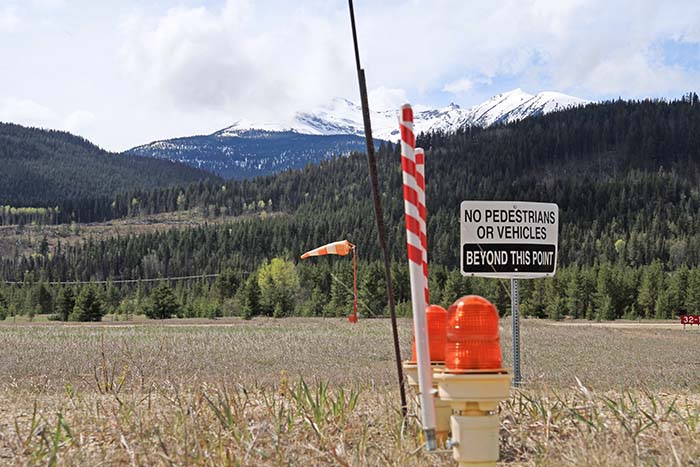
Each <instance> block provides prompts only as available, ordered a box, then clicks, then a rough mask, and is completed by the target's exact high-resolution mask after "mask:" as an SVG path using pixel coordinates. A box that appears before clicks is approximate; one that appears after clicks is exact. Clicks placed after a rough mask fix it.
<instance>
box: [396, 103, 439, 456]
mask: <svg viewBox="0 0 700 467" xmlns="http://www.w3.org/2000/svg"><path fill="white" fill-rule="evenodd" d="M400 127H401V167H402V169H403V199H404V211H405V214H406V247H407V249H408V271H409V274H410V281H411V303H412V305H413V333H414V336H415V340H416V357H417V360H418V362H417V363H418V389H419V392H420V394H419V397H420V402H421V420H422V421H423V433H424V435H425V446H426V449H427V450H429V451H432V450H435V449H437V440H436V436H435V435H436V433H435V428H436V420H435V401H434V396H433V375H432V369H431V367H430V351H429V349H428V325H427V321H426V317H425V309H426V301H425V296H426V289H427V284H426V283H425V276H424V270H423V264H424V262H423V255H424V248H423V243H422V241H421V215H420V208H419V205H420V202H419V194H418V192H419V190H420V189H419V187H418V182H417V181H416V179H417V178H418V176H417V174H416V154H415V147H416V138H415V135H414V134H413V110H412V109H411V106H410V105H409V104H406V105H404V106H403V107H401V116H400Z"/></svg>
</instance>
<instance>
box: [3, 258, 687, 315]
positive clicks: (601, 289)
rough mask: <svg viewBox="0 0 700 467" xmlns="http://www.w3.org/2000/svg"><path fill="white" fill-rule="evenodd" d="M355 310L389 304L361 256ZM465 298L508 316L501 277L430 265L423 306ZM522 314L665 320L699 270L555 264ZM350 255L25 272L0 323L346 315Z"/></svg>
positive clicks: (6, 289) (534, 285) (396, 267)
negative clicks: (53, 274) (191, 270)
mask: <svg viewBox="0 0 700 467" xmlns="http://www.w3.org/2000/svg"><path fill="white" fill-rule="evenodd" d="M358 272H359V299H360V306H359V312H360V314H361V315H364V316H383V315H386V314H387V312H388V310H387V309H386V308H385V304H386V285H385V282H384V270H383V263H380V262H378V261H375V262H360V264H359V268H358ZM392 275H393V278H394V284H395V299H396V302H397V310H398V314H399V315H401V316H410V313H411V310H410V288H409V278H408V268H407V266H406V265H405V264H404V263H401V264H400V263H394V264H393V266H392ZM466 294H478V295H483V296H486V297H489V299H490V300H492V301H493V302H494V304H495V305H496V306H497V308H498V310H499V312H500V314H501V316H504V315H507V314H509V313H510V305H511V303H510V288H509V282H508V281H507V280H496V279H484V278H475V277H464V276H462V275H461V274H460V273H459V272H457V271H454V270H449V269H447V268H445V267H442V266H436V267H433V268H431V273H430V295H431V303H437V304H441V305H442V306H444V307H446V308H447V307H449V306H450V305H451V304H452V303H453V302H454V301H455V300H456V299H457V298H459V297H461V296H463V295H466ZM520 295H521V311H522V313H523V314H524V315H525V316H534V317H539V318H550V319H555V320H559V319H563V318H565V317H569V318H573V319H589V320H594V319H595V320H611V319H619V318H625V319H638V318H644V319H646V318H653V319H669V318H675V317H677V316H679V315H682V314H700V268H693V269H690V268H688V267H686V266H682V267H680V268H678V269H677V270H676V271H673V272H665V271H664V268H663V265H662V264H661V263H660V262H659V261H655V262H653V263H652V264H649V265H646V266H639V267H632V266H628V265H624V264H623V263H622V262H617V263H608V262H604V263H601V264H596V265H594V266H592V267H583V268H582V267H578V266H571V267H565V268H561V269H560V270H559V271H558V272H557V274H556V276H555V277H553V278H550V279H533V280H522V281H520ZM352 306H353V294H352V270H351V265H350V262H349V261H343V260H342V259H338V258H336V259H335V260H333V259H320V260H318V259H317V260H315V261H314V264H310V263H306V262H305V263H298V264H295V263H294V262H293V261H290V260H286V259H284V258H273V259H272V260H271V261H269V262H268V261H263V262H262V263H261V265H260V266H259V267H258V268H257V269H255V270H252V271H236V270H234V269H232V268H227V269H225V270H224V271H223V272H222V273H221V274H220V275H219V276H218V277H216V278H215V279H206V278H201V279H195V280H191V281H186V282H185V281H177V282H168V281H163V282H160V283H148V282H142V283H135V284H133V283H132V284H129V285H126V286H124V285H121V284H114V283H106V284H99V285H96V284H87V285H64V286H55V285H48V284H46V283H45V282H41V281H34V280H33V279H32V278H31V277H30V276H29V275H28V277H27V278H26V279H25V281H24V282H23V283H22V284H19V285H10V284H2V283H0V320H2V319H8V318H9V317H13V316H18V315H29V316H30V317H32V316H34V315H37V314H49V315H51V319H56V320H63V321H99V320H100V319H102V317H103V316H104V315H106V314H110V315H113V316H114V319H129V318H132V317H133V316H134V315H137V314H143V315H146V316H147V317H149V318H156V319H162V318H171V317H206V318H216V317H221V316H241V317H244V318H251V317H253V316H258V315H262V316H273V317H286V316H335V317H337V316H344V315H348V314H350V313H351V311H352Z"/></svg>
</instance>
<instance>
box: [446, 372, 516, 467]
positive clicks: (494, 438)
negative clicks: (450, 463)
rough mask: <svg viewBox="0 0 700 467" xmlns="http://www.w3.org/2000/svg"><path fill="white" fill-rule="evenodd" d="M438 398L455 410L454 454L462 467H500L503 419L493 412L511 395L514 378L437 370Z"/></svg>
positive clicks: (453, 417)
mask: <svg viewBox="0 0 700 467" xmlns="http://www.w3.org/2000/svg"><path fill="white" fill-rule="evenodd" d="M433 380H434V381H435V383H437V386H438V397H439V399H440V400H442V401H444V402H446V403H448V404H449V405H450V407H451V409H452V416H451V418H450V428H451V431H452V442H453V448H452V455H453V457H454V459H455V460H456V461H457V462H458V463H459V465H460V466H472V467H487V466H496V464H497V462H498V455H499V452H498V447H499V442H500V440H499V436H498V429H499V425H500V423H499V420H498V415H495V414H494V413H493V412H495V411H496V409H498V403H499V402H500V401H502V400H505V399H507V398H508V397H509V395H510V381H511V377H510V375H509V374H508V373H507V372H506V371H505V370H497V371H494V372H491V373H485V372H480V371H470V372H464V373H456V372H450V371H449V370H435V371H434V372H433Z"/></svg>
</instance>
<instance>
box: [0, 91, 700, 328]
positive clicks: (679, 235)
mask: <svg viewBox="0 0 700 467" xmlns="http://www.w3.org/2000/svg"><path fill="white" fill-rule="evenodd" d="M418 144H419V145H422V146H423V147H425V148H429V151H428V154H427V157H426V159H427V161H426V172H427V207H428V218H429V220H428V242H429V247H430V259H431V271H432V273H431V281H432V282H433V285H432V290H433V297H434V301H443V302H445V303H447V302H449V301H450V300H451V299H454V298H455V297H454V295H455V294H456V293H458V292H464V291H481V292H483V293H485V294H486V295H487V296H490V297H493V299H494V300H495V301H496V302H497V304H499V305H500V307H499V309H501V311H502V312H503V311H506V309H507V307H506V305H507V303H508V301H507V290H506V289H505V288H504V287H502V286H501V284H500V283H499V282H498V281H485V280H474V279H463V278H461V277H460V275H459V273H458V272H456V268H457V263H458V258H459V249H458V243H459V225H458V209H459V203H460V202H461V201H462V200H466V199H493V200H523V201H546V202H556V203H558V204H559V207H560V210H561V218H560V225H561V232H560V258H559V265H560V270H559V272H558V273H557V277H556V278H555V279H552V280H533V281H524V283H525V285H524V290H523V308H524V310H525V311H526V312H527V313H531V314H535V315H540V316H543V315H548V316H551V317H555V318H556V317H560V316H562V315H564V314H570V315H572V316H576V317H588V318H593V317H599V318H614V317H621V316H627V317H636V316H643V317H651V316H657V317H670V316H673V315H675V314H676V313H679V312H683V311H686V310H690V311H697V310H698V309H700V269H698V266H700V264H699V263H700V219H699V216H698V213H699V212H700V192H699V191H698V182H699V181H700V105H698V99H697V96H695V95H692V96H690V97H687V98H684V99H682V100H679V101H676V102H671V103H666V102H652V101H644V102H623V101H617V102H610V103H606V104H601V105H589V106H587V107H585V108H578V109H572V110H569V111H564V112H557V113H552V114H549V115H545V116H541V117H535V118H529V119H526V120H523V121H521V122H518V123H515V124H510V125H507V126H500V127H494V128H489V129H474V128H467V129H465V130H463V131H460V132H458V133H456V134H432V135H422V136H421V137H420V138H419V142H418ZM378 160H379V171H380V173H379V176H380V182H381V191H382V196H383V200H384V206H385V215H386V222H387V227H388V236H389V245H390V246H391V250H392V256H393V257H394V258H395V260H397V266H396V267H395V269H396V271H395V273H396V275H397V277H398V279H397V281H398V284H397V295H398V300H399V301H402V300H406V299H407V297H408V294H407V290H406V286H407V283H406V282H407V280H406V271H405V268H404V267H403V264H404V262H405V246H404V245H405V238H404V225H403V202H402V195H401V168H400V162H399V160H400V155H399V152H398V148H397V147H395V146H391V145H383V146H381V147H380V149H379V152H378ZM135 206H136V207H137V209H135V208H134V207H135ZM175 209H181V210H187V209H199V210H203V211H204V212H206V213H208V214H209V215H211V216H217V215H220V214H221V213H226V214H242V213H247V214H255V215H251V216H249V218H248V219H247V220H243V221H239V222H236V223H233V224H227V225H217V226H202V227H199V228H196V229H193V230H184V231H174V230H172V231H169V232H167V233H161V234H151V235H145V236H138V237H135V236H131V237H121V238H114V239H111V240H103V241H99V242H98V241H88V242H87V243H85V244H83V245H80V246H71V247H64V248H61V249H60V250H57V251H54V252H52V253H51V254H43V255H42V254H37V255H33V256H31V257H20V258H4V259H3V261H2V264H1V265H0V274H1V275H2V277H4V278H5V279H8V280H9V279H12V280H19V281H22V280H25V281H28V282H29V283H31V284H39V283H40V282H41V281H47V280H75V279H77V280H95V279H106V280H109V279H129V278H134V279H138V278H145V277H158V276H177V275H201V274H208V273H217V272H220V271H223V270H227V269H228V270H229V272H230V275H229V277H234V276H235V280H233V279H231V281H230V283H231V284H233V283H234V282H235V285H231V286H230V287H229V288H228V289H227V290H228V292H226V293H223V295H221V294H219V296H221V297H222V298H221V301H220V303H219V304H220V305H221V304H223V303H224V302H225V300H226V299H227V294H229V293H230V294H231V295H233V292H234V291H236V290H238V291H239V292H240V294H243V296H236V297H237V298H236V300H237V301H235V304H236V305H232V307H233V308H232V309H238V308H237V307H241V309H243V308H245V306H244V305H245V303H250V300H249V297H248V295H246V294H253V295H255V294H262V295H264V293H263V291H260V290H258V291H257V292H256V291H255V290H254V289H255V287H257V286H258V285H260V284H257V285H255V287H254V285H249V286H248V285H246V286H243V284H244V281H245V279H246V277H258V272H256V271H257V270H258V268H259V267H260V265H261V264H265V261H267V260H269V259H271V258H274V257H286V258H288V259H290V260H292V261H294V262H296V261H297V260H296V258H298V256H299V255H300V254H301V253H302V252H303V251H305V250H306V249H309V248H312V247H315V246H317V245H319V244H322V243H325V242H328V241H333V240H338V239H342V238H347V239H349V240H350V241H352V242H354V243H356V244H358V248H359V255H360V259H361V264H360V272H361V274H362V276H363V277H364V279H363V280H362V285H364V288H363V293H364V294H365V296H366V300H367V301H369V302H370V303H372V304H373V309H374V310H377V308H378V307H379V311H381V303H382V290H383V289H382V287H383V286H382V280H381V277H382V276H381V267H380V265H379V263H378V262H373V261H372V262H371V261H370V260H377V259H378V258H379V252H378V251H377V246H376V245H377V242H376V232H375V226H374V217H373V210H372V207H371V204H370V197H369V187H368V182H367V168H366V162H365V159H364V156H362V155H354V156H351V157H349V158H340V159H335V160H332V161H329V162H324V163H322V164H321V165H319V166H308V167H306V168H305V169H303V170H299V171H291V172H286V173H283V174H280V175H278V176H273V177H264V178H258V179H255V180H253V181H241V182H235V181H234V182H227V183H225V184H222V183H210V182H201V183H197V184H193V185H189V186H187V187H183V188H168V189H159V190H153V191H141V190H137V191H132V192H129V193H122V194H119V195H118V196H116V197H115V198H113V199H112V200H111V201H110V202H109V203H107V202H104V203H103V204H99V203H96V204H95V205H94V213H95V214H98V215H102V216H103V217H114V216H122V215H139V213H145V212H149V213H151V212H159V211H168V210H175ZM271 266H272V265H269V264H268V265H267V266H265V268H270V267H271ZM278 266H279V269H280V270H281V271H285V267H283V266H280V265H279V264H278ZM346 266H347V265H344V263H343V262H342V260H341V259H339V258H335V259H327V258H324V259H320V260H314V263H313V264H310V263H308V262H305V263H303V264H302V265H298V266H296V267H295V266H294V265H292V269H293V270H294V274H295V275H296V276H298V277H297V279H296V282H295V281H294V280H292V281H291V283H292V284H296V286H295V287H294V289H295V292H294V294H293V296H294V297H295V300H294V301H293V303H295V304H296V306H298V307H299V308H298V309H294V307H292V306H291V305H289V303H290V302H289V300H287V299H285V300H287V301H285V304H286V305H285V307H284V310H283V311H282V312H281V313H283V314H290V313H295V312H304V313H311V314H319V313H333V311H332V310H331V309H330V308H329V307H330V306H331V305H329V304H333V305H332V306H333V308H332V309H333V310H342V309H343V305H344V304H346V303H347V299H348V293H347V291H346V290H345V289H344V288H342V287H341V286H340V285H337V284H339V283H338V282H337V281H335V280H333V279H332V276H331V272H332V271H334V272H333V274H335V275H336V276H339V277H340V276H342V277H344V280H345V281H347V279H348V278H347V273H348V272H349V269H348V268H347V267H346ZM28 273H29V275H27V274H28ZM249 273H255V274H249ZM266 274H267V273H266ZM290 274H291V273H290ZM263 282H264V281H263ZM261 283H262V282H261ZM188 284H190V283H180V284H179V285H178V289H177V290H178V291H179V292H178V293H179V297H180V300H181V302H182V304H183V306H185V305H186V304H187V303H190V302H191V301H192V300H200V298H196V297H205V298H206V297H211V294H209V293H208V291H209V289H208V287H209V282H208V281H205V280H202V281H197V284H198V285H196V286H193V285H191V284H190V285H188ZM245 284H247V282H246V283H245ZM37 286H38V285H33V286H32V287H37ZM239 286H241V287H239ZM193 287H195V288H194V289H193ZM246 287H247V288H246ZM239 289H240V290H239ZM12 290H13V291H9V290H8V291H7V292H6V294H7V295H13V296H14V294H16V293H19V292H17V291H16V290H15V289H12ZM251 290H253V291H252V292H251ZM203 291H206V292H203ZM131 293H136V292H134V291H133V290H132V292H129V293H128V294H127V295H129V294H131ZM139 293H141V292H139ZM129 296H130V295H129ZM246 297H248V298H246ZM229 298H230V297H229ZM268 305H269V304H268ZM273 308H274V307H272V305H269V306H268V307H267V309H268V310H269V312H270V313H272V309H273ZM217 309H220V308H217ZM309 310H311V311H309Z"/></svg>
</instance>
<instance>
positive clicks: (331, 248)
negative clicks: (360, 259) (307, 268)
mask: <svg viewBox="0 0 700 467" xmlns="http://www.w3.org/2000/svg"><path fill="white" fill-rule="evenodd" d="M354 246H355V245H353V244H352V243H350V242H349V241H347V240H341V241H339V242H333V243H329V244H328V245H323V246H320V247H318V248H314V249H313V250H311V251H307V252H306V253H304V254H303V255H301V259H306V258H309V257H311V256H324V255H340V256H345V255H347V254H348V253H350V252H351V251H352V249H353V247H354Z"/></svg>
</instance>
